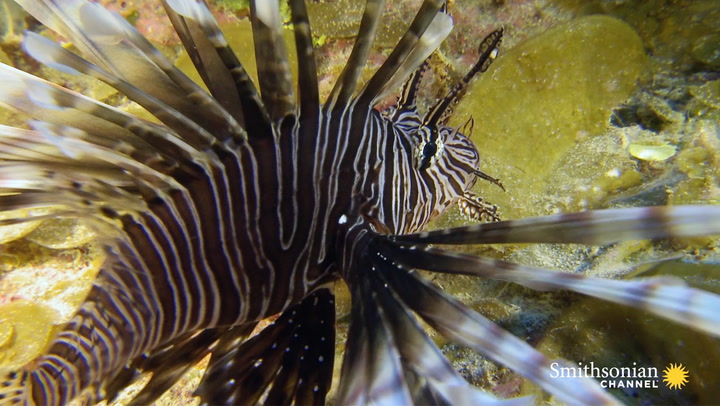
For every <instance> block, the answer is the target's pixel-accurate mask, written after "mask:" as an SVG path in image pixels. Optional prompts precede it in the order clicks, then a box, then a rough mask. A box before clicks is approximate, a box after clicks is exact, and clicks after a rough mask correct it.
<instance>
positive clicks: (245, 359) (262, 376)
mask: <svg viewBox="0 0 720 406" xmlns="http://www.w3.org/2000/svg"><path fill="white" fill-rule="evenodd" d="M334 346H335V307H334V297H333V294H332V293H331V292H330V291H329V290H328V289H325V288H323V289H320V290H318V291H316V292H314V293H312V294H310V295H309V296H307V297H306V298H305V299H303V301H302V302H300V303H298V304H297V305H295V306H292V307H290V308H289V309H287V310H285V311H284V312H283V313H282V314H281V315H280V317H278V319H277V320H276V321H275V322H274V323H273V324H271V325H269V326H268V327H266V328H265V329H264V330H263V331H261V332H260V333H259V334H258V335H256V336H255V337H253V338H251V339H249V340H248V341H246V342H244V343H243V342H241V341H238V340H233V341H231V342H227V343H223V342H222V341H221V343H219V344H218V349H217V350H214V351H213V355H212V358H211V360H210V365H209V366H208V370H207V372H206V373H205V376H204V377H203V381H202V382H201V383H200V386H199V387H198V389H197V392H196V393H197V395H199V396H200V397H201V398H202V399H203V403H205V404H233V403H238V402H242V403H245V404H253V403H257V402H263V403H268V404H291V403H293V402H294V403H295V404H323V403H324V402H325V394H326V393H327V391H328V389H329V387H330V379H331V377H332V365H333V356H334ZM263 396H265V398H264V399H263Z"/></svg>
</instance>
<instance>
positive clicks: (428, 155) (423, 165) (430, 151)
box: [420, 141, 438, 170]
mask: <svg viewBox="0 0 720 406" xmlns="http://www.w3.org/2000/svg"><path fill="white" fill-rule="evenodd" d="M437 150H438V147H437V144H436V143H435V141H428V142H427V144H425V146H424V147H423V151H422V155H423V157H422V160H421V161H420V169H421V170H425V169H427V168H429V167H430V159H432V157H433V156H435V153H436V152H437Z"/></svg>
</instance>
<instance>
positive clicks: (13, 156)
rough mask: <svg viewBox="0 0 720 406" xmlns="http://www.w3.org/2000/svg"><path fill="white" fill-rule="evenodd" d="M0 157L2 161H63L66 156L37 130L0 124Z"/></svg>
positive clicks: (65, 159)
mask: <svg viewBox="0 0 720 406" xmlns="http://www.w3.org/2000/svg"><path fill="white" fill-rule="evenodd" d="M0 159H1V160H4V161H35V162H65V161H67V157H66V156H65V155H64V154H63V153H62V152H61V151H60V150H59V149H58V148H57V147H56V146H54V145H52V144H50V143H48V142H47V139H46V138H44V137H43V136H42V135H41V134H40V133H39V132H37V131H33V130H25V129H21V128H15V127H9V126H6V125H0Z"/></svg>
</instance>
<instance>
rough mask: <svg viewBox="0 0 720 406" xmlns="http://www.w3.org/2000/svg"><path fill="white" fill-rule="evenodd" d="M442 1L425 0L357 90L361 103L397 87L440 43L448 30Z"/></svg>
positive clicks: (372, 102) (371, 102)
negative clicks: (405, 29)
mask: <svg viewBox="0 0 720 406" xmlns="http://www.w3.org/2000/svg"><path fill="white" fill-rule="evenodd" d="M443 4H444V2H441V1H438V0H425V1H424V2H423V4H422V6H421V7H420V10H419V11H418V13H417V15H416V16H415V19H414V20H413V22H412V23H411V24H410V27H409V28H408V30H407V32H406V33H405V35H403V37H402V38H400V41H399V42H398V44H397V45H396V46H395V48H394V49H393V51H392V52H391V53H390V55H389V56H388V58H387V60H385V62H384V63H383V64H382V66H381V67H380V69H378V70H377V72H375V74H374V75H373V76H372V78H370V80H369V81H368V82H367V83H366V84H365V87H364V88H363V89H362V90H361V91H360V94H358V96H357V98H358V102H359V104H360V105H363V106H370V105H373V104H375V103H376V102H377V101H378V100H379V99H381V98H382V97H384V96H385V95H386V94H387V93H389V92H391V91H393V90H395V89H396V88H397V87H399V85H400V83H402V82H403V81H405V80H406V79H407V77H408V75H410V74H411V73H412V72H413V71H415V70H416V69H417V68H418V67H419V66H420V65H421V64H422V63H423V61H425V59H426V58H427V57H428V56H429V55H430V54H431V53H432V52H433V51H435V49H437V47H438V46H440V43H442V41H443V40H445V37H447V35H448V34H449V33H450V31H451V30H452V18H450V16H448V15H447V14H445V13H443V12H441V11H440V9H441V7H442V6H443Z"/></svg>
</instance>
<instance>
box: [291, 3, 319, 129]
mask: <svg viewBox="0 0 720 406" xmlns="http://www.w3.org/2000/svg"><path fill="white" fill-rule="evenodd" d="M290 10H291V12H292V22H293V27H294V30H295V45H296V46H295V48H296V49H297V56H298V76H299V78H298V87H299V88H300V90H299V91H300V114H301V115H303V116H309V117H316V116H317V115H318V112H319V111H320V96H319V90H318V81H317V66H316V63H315V49H314V48H313V39H312V31H311V30H310V20H309V17H308V12H307V8H306V7H305V1H303V0H292V1H290Z"/></svg>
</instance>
